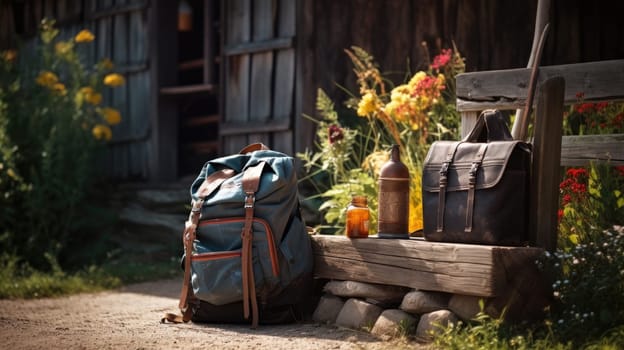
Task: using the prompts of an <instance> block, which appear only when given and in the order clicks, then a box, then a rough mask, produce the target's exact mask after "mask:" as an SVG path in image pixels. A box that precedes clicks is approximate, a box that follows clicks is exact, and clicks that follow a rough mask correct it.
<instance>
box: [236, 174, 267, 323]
mask: <svg viewBox="0 0 624 350" xmlns="http://www.w3.org/2000/svg"><path fill="white" fill-rule="evenodd" d="M265 164H266V163H265V162H260V163H258V164H256V165H254V166H251V167H249V168H247V169H245V171H244V172H243V191H245V225H244V226H243V232H242V237H243V249H242V253H241V259H242V262H241V266H242V278H243V314H244V316H245V318H249V304H250V302H251V317H252V321H251V327H252V328H256V327H258V301H257V299H256V284H255V280H254V273H253V264H252V253H251V246H252V241H253V230H252V224H253V218H254V205H255V202H256V192H258V187H259V186H260V178H261V176H262V170H263V169H264V166H265Z"/></svg>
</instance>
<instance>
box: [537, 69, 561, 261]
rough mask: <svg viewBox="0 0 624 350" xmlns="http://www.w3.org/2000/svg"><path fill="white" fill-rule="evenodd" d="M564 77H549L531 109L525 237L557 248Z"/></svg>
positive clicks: (541, 245)
mask: <svg viewBox="0 0 624 350" xmlns="http://www.w3.org/2000/svg"><path fill="white" fill-rule="evenodd" d="M564 91H565V80H564V79H563V78H562V77H553V78H549V79H547V80H546V81H544V82H543V83H542V84H541V86H540V88H539V95H538V100H537V107H536V110H535V131H534V142H533V169H532V175H531V203H530V213H529V215H530V217H529V239H530V241H531V244H533V245H536V246H538V247H542V248H544V249H546V250H549V251H553V250H555V249H556V248H557V224H558V223H557V210H558V208H559V180H560V162H561V133H562V122H563V96H564Z"/></svg>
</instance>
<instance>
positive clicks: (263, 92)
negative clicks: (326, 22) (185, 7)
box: [219, 0, 297, 154]
mask: <svg viewBox="0 0 624 350" xmlns="http://www.w3.org/2000/svg"><path fill="white" fill-rule="evenodd" d="M296 3H297V1H293V0H223V1H222V6H221V8H222V11H223V16H222V19H223V44H224V45H223V59H222V61H223V63H224V65H223V69H222V75H223V78H222V79H221V81H222V82H223V86H222V89H221V91H222V99H221V100H222V104H221V105H222V115H223V118H222V122H221V125H220V128H219V135H220V140H221V145H222V152H223V153H225V154H230V153H235V152H238V151H239V150H240V149H241V148H243V147H244V146H246V145H247V144H249V143H253V142H263V143H264V144H266V145H267V146H269V147H270V148H271V149H274V150H276V151H281V152H284V153H287V154H293V152H294V139H293V132H294V130H293V128H294V125H295V123H294V118H295V115H294V111H295V108H294V103H295V98H294V97H295V93H294V91H295V43H294V39H295V30H296V28H295V27H296V26H295V21H296Z"/></svg>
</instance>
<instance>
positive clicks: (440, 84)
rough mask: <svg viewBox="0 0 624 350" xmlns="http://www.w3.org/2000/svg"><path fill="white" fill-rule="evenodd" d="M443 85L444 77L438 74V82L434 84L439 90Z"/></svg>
mask: <svg viewBox="0 0 624 350" xmlns="http://www.w3.org/2000/svg"><path fill="white" fill-rule="evenodd" d="M445 83H446V77H445V76H444V74H438V81H437V82H436V84H437V86H438V88H440V87H441V86H444V84H445Z"/></svg>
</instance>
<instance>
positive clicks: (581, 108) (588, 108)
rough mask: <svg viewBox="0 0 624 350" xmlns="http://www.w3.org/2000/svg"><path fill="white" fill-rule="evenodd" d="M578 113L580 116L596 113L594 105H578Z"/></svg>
mask: <svg viewBox="0 0 624 350" xmlns="http://www.w3.org/2000/svg"><path fill="white" fill-rule="evenodd" d="M576 111H577V112H578V113H580V114H583V113H591V112H593V111H594V104H593V103H582V104H580V105H576Z"/></svg>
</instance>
